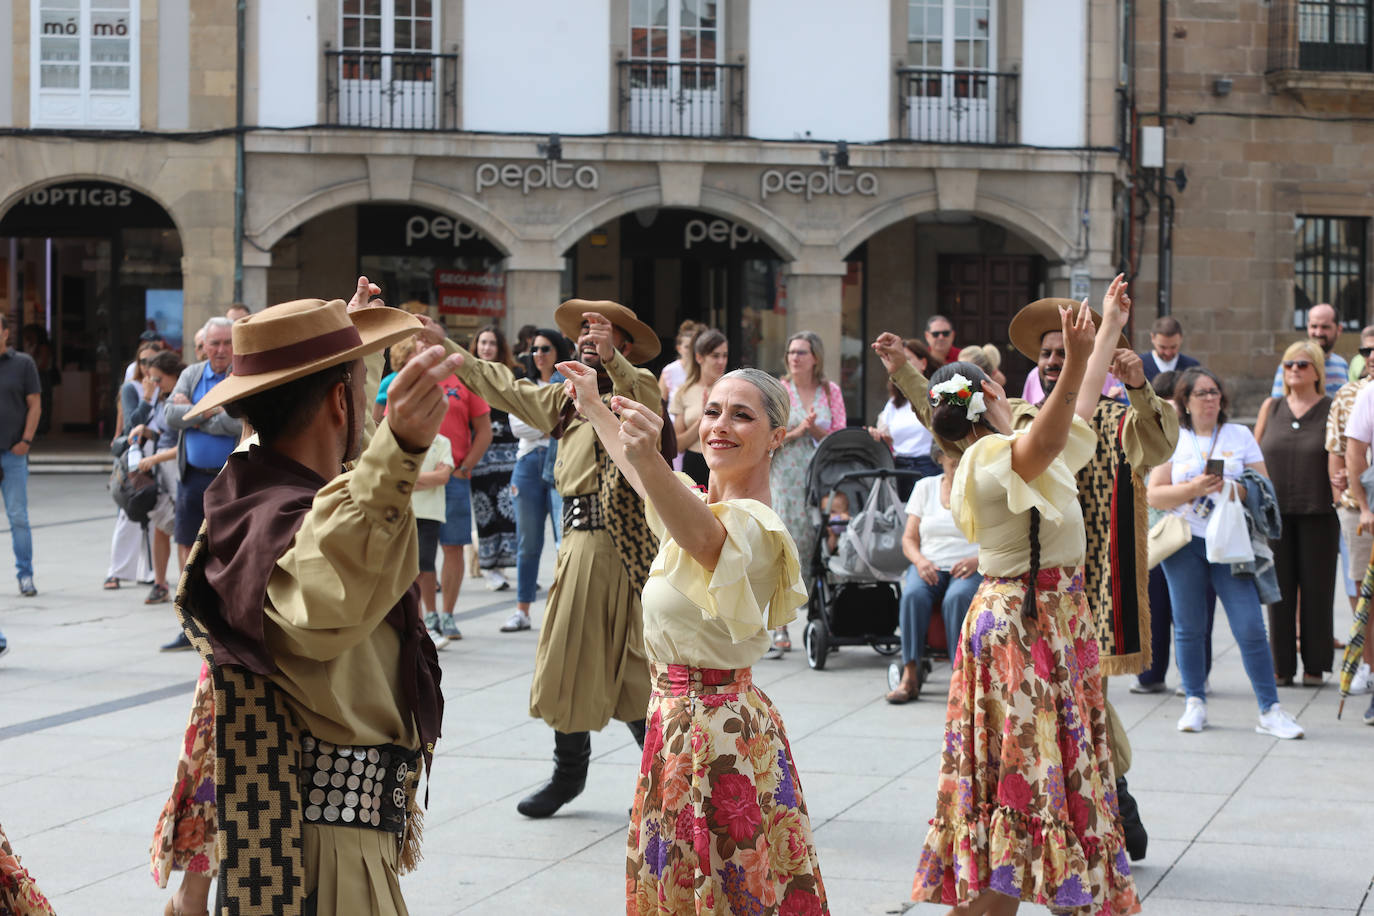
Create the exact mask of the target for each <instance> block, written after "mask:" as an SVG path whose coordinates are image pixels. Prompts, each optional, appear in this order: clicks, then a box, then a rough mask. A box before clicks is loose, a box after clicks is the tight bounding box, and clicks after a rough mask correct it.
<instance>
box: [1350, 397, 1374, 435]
mask: <svg viewBox="0 0 1374 916" xmlns="http://www.w3.org/2000/svg"><path fill="white" fill-rule="evenodd" d="M1371 391H1374V385H1365V386H1364V388H1362V389H1360V393H1359V394H1357V395H1356V396H1355V406H1354V407H1352V408H1351V409H1350V419H1348V420H1346V421H1345V437H1346V438H1347V439H1349V438H1355V439H1359V440H1360V441H1361V442H1365V443H1374V396H1371V395H1370V392H1371Z"/></svg>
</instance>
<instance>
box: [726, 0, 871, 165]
mask: <svg viewBox="0 0 1374 916" xmlns="http://www.w3.org/2000/svg"><path fill="white" fill-rule="evenodd" d="M749 11H750V12H749V60H748V63H749V98H748V107H749V123H748V124H747V125H746V131H747V132H748V133H749V134H750V135H752V136H755V137H763V138H768V139H783V140H791V139H793V138H794V137H804V136H805V135H806V132H807V131H810V132H811V137H812V139H816V140H850V141H856V142H858V141H874V140H886V139H888V133H889V128H888V100H889V98H890V97H891V92H892V88H891V86H890V85H889V84H891V83H892V82H893V80H894V79H895V78H894V77H893V76H892V75H891V73H890V72H889V70H888V58H889V56H890V53H889V37H890V31H891V28H892V23H891V18H890V10H889V3H888V0H846V2H845V3H843V4H837V3H835V2H834V0H751V2H750V4H749Z"/></svg>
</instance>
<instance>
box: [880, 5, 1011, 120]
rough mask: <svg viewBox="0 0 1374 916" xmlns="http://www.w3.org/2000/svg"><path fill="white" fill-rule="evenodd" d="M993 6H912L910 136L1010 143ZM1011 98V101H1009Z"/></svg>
mask: <svg viewBox="0 0 1374 916" xmlns="http://www.w3.org/2000/svg"><path fill="white" fill-rule="evenodd" d="M996 41H997V21H996V4H995V3H994V2H993V0H907V60H906V67H905V68H903V71H902V72H903V74H904V76H905V84H904V86H903V91H904V93H905V94H906V96H907V108H906V112H905V115H906V118H907V122H908V123H907V130H906V132H907V136H909V137H910V138H911V139H913V140H935V141H945V142H962V143H995V142H1002V141H1005V140H1006V139H1007V137H1006V136H1005V131H1006V126H1007V125H1005V124H1003V123H1002V118H1003V115H1004V112H1003V111H1002V109H1001V108H999V104H998V103H999V96H1000V95H1004V93H1002V92H1001V90H1002V88H1003V87H1002V86H1001V85H1000V84H999V79H998V76H997V74H996V73H995V71H996V69H997V60H996V47H997V46H996ZM1008 98H1009V97H1008Z"/></svg>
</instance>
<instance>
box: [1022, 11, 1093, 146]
mask: <svg viewBox="0 0 1374 916" xmlns="http://www.w3.org/2000/svg"><path fill="white" fill-rule="evenodd" d="M1087 2H1088V0H1035V3H1034V4H1028V5H1027V7H1026V12H1025V17H1024V25H1023V30H1022V47H1021V54H1022V58H1021V60H1022V64H1021V67H1022V69H1021V142H1022V143H1027V144H1030V145H1032V146H1082V145H1084V142H1085V139H1086V137H1087V124H1086V99H1087V72H1086V66H1085V64H1086V55H1087V50H1086V41H1087V38H1086V35H1087Z"/></svg>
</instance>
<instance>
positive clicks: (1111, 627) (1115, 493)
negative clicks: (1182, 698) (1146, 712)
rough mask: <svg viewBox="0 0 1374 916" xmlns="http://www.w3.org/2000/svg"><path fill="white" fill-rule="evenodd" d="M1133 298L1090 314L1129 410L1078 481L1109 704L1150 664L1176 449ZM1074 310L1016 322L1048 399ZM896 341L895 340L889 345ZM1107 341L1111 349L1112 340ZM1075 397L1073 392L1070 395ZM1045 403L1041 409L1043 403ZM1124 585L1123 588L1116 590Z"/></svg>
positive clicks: (1114, 299) (1127, 813) (1119, 755)
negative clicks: (1157, 528)
mask: <svg viewBox="0 0 1374 916" xmlns="http://www.w3.org/2000/svg"><path fill="white" fill-rule="evenodd" d="M1130 306H1131V300H1130V296H1129V295H1127V293H1126V281H1125V279H1124V278H1123V277H1121V276H1118V277H1116V278H1115V279H1114V280H1113V281H1112V283H1111V286H1110V287H1109V288H1108V290H1107V293H1106V295H1105V296H1104V297H1103V309H1102V311H1103V314H1102V315H1101V316H1099V315H1098V314H1097V313H1096V312H1094V313H1093V320H1094V322H1095V323H1096V324H1097V326H1098V328H1099V329H1100V330H1099V339H1104V336H1105V335H1112V334H1115V335H1117V336H1118V339H1117V344H1116V347H1117V348H1116V350H1115V352H1114V353H1113V354H1112V363H1111V374H1112V375H1114V376H1116V378H1118V379H1120V380H1121V382H1122V383H1123V384H1124V385H1125V387H1126V397H1127V400H1128V401H1129V404H1122V403H1121V402H1119V401H1115V400H1113V399H1111V398H1108V397H1100V398H1099V400H1098V404H1097V408H1096V409H1095V410H1094V411H1093V415H1092V419H1091V421H1090V424H1089V425H1091V426H1092V428H1093V431H1094V432H1095V433H1096V434H1097V451H1096V453H1095V454H1094V455H1093V458H1092V460H1091V461H1089V462H1088V464H1087V465H1085V466H1084V467H1083V469H1082V470H1080V471H1079V472H1078V501H1079V503H1080V504H1081V506H1082V510H1083V522H1084V527H1085V534H1086V537H1087V551H1086V553H1085V558H1086V559H1085V563H1084V569H1083V579H1084V590H1085V591H1086V593H1087V597H1088V605H1089V607H1091V608H1092V609H1093V612H1094V614H1095V623H1096V626H1097V637H1098V650H1099V658H1100V660H1101V668H1102V677H1103V688H1104V695H1105V688H1106V680H1105V679H1106V677H1107V676H1108V675H1119V674H1139V673H1140V672H1141V671H1142V670H1143V669H1144V668H1145V667H1146V666H1148V665H1149V663H1150V596H1149V568H1148V565H1147V563H1146V552H1145V545H1146V538H1147V535H1148V533H1149V524H1148V521H1147V514H1146V502H1145V474H1146V472H1148V471H1149V469H1150V468H1153V467H1155V466H1156V465H1160V464H1163V463H1164V462H1166V461H1168V460H1169V459H1170V458H1171V457H1172V456H1173V453H1174V446H1175V444H1177V442H1178V414H1177V413H1175V411H1174V408H1173V407H1172V406H1171V405H1169V404H1166V403H1165V402H1164V401H1162V400H1161V399H1160V398H1159V397H1158V396H1156V395H1155V392H1154V389H1153V388H1151V387H1150V385H1149V384H1148V383H1147V382H1146V381H1145V368H1144V365H1143V364H1142V362H1141V359H1140V356H1139V355H1138V354H1137V353H1135V351H1133V350H1132V349H1131V348H1130V342H1129V341H1128V340H1127V339H1126V336H1125V334H1124V333H1122V330H1123V329H1124V328H1125V327H1126V323H1127V322H1128V321H1129V320H1130ZM1061 307H1062V308H1074V309H1076V308H1077V307H1078V303H1077V302H1074V301H1073V300H1071V299H1040V300H1038V301H1036V302H1032V303H1031V304H1030V305H1028V306H1026V307H1025V308H1023V309H1021V311H1019V312H1017V313H1016V316H1015V317H1014V318H1012V320H1011V325H1010V327H1009V328H1008V336H1009V337H1010V338H1011V343H1012V345H1013V346H1014V347H1016V349H1017V350H1019V351H1021V353H1023V354H1024V355H1025V356H1026V357H1027V358H1028V359H1031V360H1034V361H1035V363H1036V371H1037V372H1038V373H1039V375H1040V381H1041V383H1042V385H1043V386H1044V390H1045V397H1046V398H1052V397H1057V396H1059V395H1060V394H1062V392H1060V393H1056V391H1055V387H1056V383H1057V382H1058V380H1059V370H1060V369H1061V368H1062V367H1063V365H1064V335H1063V332H1062V330H1061V323H1060V318H1059V309H1060V308H1061ZM888 336H889V335H883V337H882V338H879V341H878V342H877V343H875V348H877V349H879V350H880V355H882V356H883V361H884V363H889V365H890V367H891V368H894V369H895V371H894V372H893V375H892V380H893V382H894V383H895V384H896V385H897V387H898V388H900V389H901V390H902V393H903V394H905V395H906V396H907V397H908V398H909V399H910V400H911V404H912V408H913V409H914V410H915V411H916V413H917V416H918V417H919V418H920V419H921V421H922V422H923V423H925V424H926V425H927V426H929V425H930V402H929V400H928V398H927V397H926V388H927V385H926V379H925V377H924V376H922V375H921V373H920V372H918V371H916V369H915V368H913V367H911V366H910V365H909V364H908V363H907V361H906V358H905V355H904V354H902V353H901V351H900V343H901V342H900V340H897V358H900V365H899V364H898V363H897V362H896V361H895V360H894V361H891V362H889V361H890V360H891V359H892V357H891V356H890V355H889V354H887V353H884V352H882V351H883V350H884V349H891V346H892V345H891V342H890V341H886V340H885V338H886V337H888ZM892 336H893V338H894V340H895V339H896V338H895V335H892ZM1106 339H1110V338H1109V337H1108V338H1106ZM1074 394H1075V395H1076V392H1074ZM1042 403H1043V402H1042ZM1011 408H1012V427H1013V428H1014V429H1023V428H1025V427H1026V426H1028V425H1029V424H1030V422H1031V420H1033V419H1034V418H1035V415H1036V413H1037V411H1038V409H1039V405H1037V404H1028V403H1026V402H1025V401H1023V400H1021V399H1019V398H1018V399H1013V400H1012V401H1011ZM1118 584H1120V585H1121V586H1122V587H1120V588H1114V586H1115V585H1118ZM1106 706H1107V727H1108V737H1109V739H1110V740H1111V744H1112V758H1113V763H1114V765H1115V767H1116V775H1117V777H1118V779H1117V794H1118V798H1119V802H1120V807H1121V813H1122V826H1123V828H1124V832H1125V836H1126V845H1127V849H1128V851H1129V852H1130V854H1131V858H1132V859H1140V858H1143V857H1144V855H1145V848H1146V843H1147V837H1146V833H1145V828H1144V827H1143V826H1142V825H1141V823H1140V819H1139V814H1138V812H1137V810H1136V805H1135V800H1134V799H1133V798H1132V797H1131V796H1130V795H1129V794H1128V793H1127V791H1126V779H1125V773H1126V771H1127V770H1128V769H1130V764H1131V745H1130V740H1129V739H1128V738H1127V736H1126V730H1125V728H1124V727H1123V726H1122V725H1121V723H1120V721H1119V719H1118V717H1117V715H1116V710H1115V709H1113V708H1112V706H1111V703H1110V702H1108V703H1107V704H1106Z"/></svg>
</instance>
